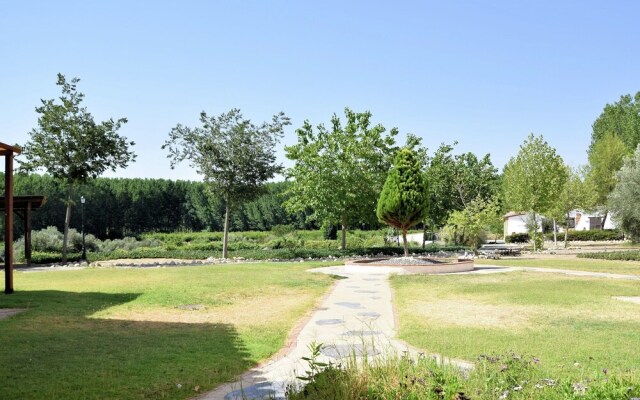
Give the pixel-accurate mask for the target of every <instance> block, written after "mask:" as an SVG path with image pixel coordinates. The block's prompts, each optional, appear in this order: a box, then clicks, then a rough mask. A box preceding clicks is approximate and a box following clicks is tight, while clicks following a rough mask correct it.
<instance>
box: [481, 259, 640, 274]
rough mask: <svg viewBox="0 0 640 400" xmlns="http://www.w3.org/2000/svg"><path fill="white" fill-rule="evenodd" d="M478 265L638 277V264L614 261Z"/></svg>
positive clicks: (517, 261)
mask: <svg viewBox="0 0 640 400" xmlns="http://www.w3.org/2000/svg"><path fill="white" fill-rule="evenodd" d="M474 262H475V264H478V265H483V264H484V265H500V266H511V267H536V268H557V269H573V270H579V271H592V272H609V273H613V274H627V275H640V262H638V261H614V260H593V259H586V258H574V257H563V258H548V259H541V258H538V259H536V258H530V259H527V258H521V259H520V258H510V259H503V260H475V261H474Z"/></svg>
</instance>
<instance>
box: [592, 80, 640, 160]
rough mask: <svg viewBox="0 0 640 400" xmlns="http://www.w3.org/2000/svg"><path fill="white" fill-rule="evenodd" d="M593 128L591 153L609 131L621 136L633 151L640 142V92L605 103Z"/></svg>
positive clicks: (630, 150)
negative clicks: (611, 102)
mask: <svg viewBox="0 0 640 400" xmlns="http://www.w3.org/2000/svg"><path fill="white" fill-rule="evenodd" d="M592 128H593V131H592V134H591V146H590V148H589V154H591V153H592V152H593V150H594V146H595V145H596V144H597V143H598V142H600V141H601V140H602V139H603V138H604V137H605V135H606V134H608V133H609V134H613V135H615V136H617V137H618V138H620V140H621V141H622V142H623V143H624V145H625V146H626V147H627V149H628V153H631V152H633V151H634V150H635V149H636V147H637V146H638V144H640V92H638V93H636V94H635V96H631V95H630V94H626V95H623V96H620V100H618V101H617V102H615V103H613V104H607V105H605V107H604V110H603V111H602V113H601V114H600V116H599V117H598V118H597V119H596V120H595V122H594V123H593V125H592Z"/></svg>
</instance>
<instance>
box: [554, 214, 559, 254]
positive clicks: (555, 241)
mask: <svg viewBox="0 0 640 400" xmlns="http://www.w3.org/2000/svg"><path fill="white" fill-rule="evenodd" d="M553 245H554V246H556V247H558V225H557V224H556V219H555V218H554V219H553Z"/></svg>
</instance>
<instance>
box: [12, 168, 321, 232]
mask: <svg viewBox="0 0 640 400" xmlns="http://www.w3.org/2000/svg"><path fill="white" fill-rule="evenodd" d="M1 175H2V174H0V176H1ZM3 182H4V179H0V187H1V186H2V184H3ZM287 185H288V184H287V183H286V182H273V183H267V184H266V193H265V194H263V195H261V196H260V197H258V198H257V199H255V200H253V201H251V202H247V203H244V204H242V205H241V206H239V207H237V208H236V209H234V210H233V212H232V214H231V218H230V228H231V230H234V231H247V230H270V229H271V228H272V227H273V226H275V225H283V224H291V225H294V226H295V227H296V228H298V229H314V228H315V226H314V225H311V224H309V223H308V222H306V215H305V214H304V213H297V214H296V213H289V212H287V211H285V210H284V208H283V206H282V201H283V197H282V193H283V192H284V190H285V189H286V187H287ZM14 191H15V195H16V196H22V195H24V196H27V195H43V196H46V198H47V200H46V203H45V205H44V206H43V207H42V208H41V209H38V210H36V211H34V212H33V214H32V228H33V229H34V230H38V229H43V228H46V227H48V226H55V227H57V228H58V229H59V230H60V231H62V230H63V228H64V220H65V211H66V203H65V201H66V198H65V197H66V187H65V185H64V184H63V183H61V182H60V181H58V180H55V179H53V178H52V177H51V176H49V175H40V174H29V175H27V174H16V175H15V183H14ZM80 196H83V197H84V198H85V200H86V202H85V204H84V207H85V210H84V211H85V219H84V223H85V231H86V232H88V233H91V234H93V235H95V236H96V237H98V238H100V239H114V238H122V237H124V236H135V235H137V234H140V233H143V232H179V231H201V230H209V231H222V229H223V224H224V204H223V202H222V200H221V199H220V198H219V197H218V196H215V195H212V194H210V193H208V192H207V190H206V186H205V184H204V183H203V182H193V181H181V180H178V181H172V180H168V179H119V178H97V179H95V180H91V181H89V182H87V183H86V184H83V185H79V186H78V187H77V188H76V189H75V191H74V196H73V199H72V201H74V203H75V207H74V212H73V213H72V215H71V222H70V227H71V228H76V229H77V230H78V231H79V230H80V228H81V224H82V212H81V204H80ZM15 232H16V237H20V236H21V235H22V234H23V224H22V220H21V219H20V218H19V217H18V218H15Z"/></svg>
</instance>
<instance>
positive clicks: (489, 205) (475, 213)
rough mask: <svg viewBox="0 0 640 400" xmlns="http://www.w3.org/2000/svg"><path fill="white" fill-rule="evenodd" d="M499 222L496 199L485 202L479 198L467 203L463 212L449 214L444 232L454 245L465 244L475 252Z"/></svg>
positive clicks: (498, 208) (498, 204)
mask: <svg viewBox="0 0 640 400" xmlns="http://www.w3.org/2000/svg"><path fill="white" fill-rule="evenodd" d="M499 222H501V216H500V203H499V201H498V199H497V197H494V198H491V199H489V200H487V199H484V198H483V197H480V196H479V197H477V198H476V199H475V200H472V201H470V202H469V203H467V206H466V207H465V208H464V209H463V210H455V211H453V212H452V213H451V215H450V216H449V219H448V220H447V225H446V226H445V228H444V232H445V234H446V235H447V236H448V237H449V238H450V239H452V241H453V242H454V243H464V244H467V245H469V246H471V247H473V249H474V251H475V250H476V249H478V248H479V247H480V245H482V243H483V242H484V240H485V237H486V233H487V232H488V231H489V230H491V228H492V226H495V225H496V224H498V223H499Z"/></svg>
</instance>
